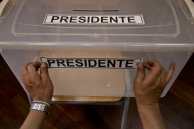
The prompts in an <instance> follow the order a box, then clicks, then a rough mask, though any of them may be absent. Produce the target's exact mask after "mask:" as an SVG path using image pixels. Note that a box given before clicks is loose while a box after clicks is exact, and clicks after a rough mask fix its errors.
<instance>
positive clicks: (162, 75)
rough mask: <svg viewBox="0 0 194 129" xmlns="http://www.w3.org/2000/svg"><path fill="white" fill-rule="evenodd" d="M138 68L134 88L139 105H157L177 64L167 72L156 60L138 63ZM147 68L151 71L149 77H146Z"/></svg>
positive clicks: (172, 65) (171, 66)
mask: <svg viewBox="0 0 194 129" xmlns="http://www.w3.org/2000/svg"><path fill="white" fill-rule="evenodd" d="M137 67H138V70H137V75H136V78H135V80H134V87H133V88H134V93H135V99H136V101H137V105H145V106H154V105H157V104H158V100H159V98H160V96H161V94H162V92H163V90H164V88H165V87H166V85H167V84H168V82H169V81H170V79H171V77H172V75H173V72H174V69H175V64H174V63H172V64H171V65H170V67H169V69H168V71H167V72H166V70H165V68H163V67H162V66H161V65H160V63H159V62H158V61H156V60H149V61H147V62H144V63H142V64H141V63H138V64H137ZM145 68H147V69H148V70H150V72H149V73H148V75H145Z"/></svg>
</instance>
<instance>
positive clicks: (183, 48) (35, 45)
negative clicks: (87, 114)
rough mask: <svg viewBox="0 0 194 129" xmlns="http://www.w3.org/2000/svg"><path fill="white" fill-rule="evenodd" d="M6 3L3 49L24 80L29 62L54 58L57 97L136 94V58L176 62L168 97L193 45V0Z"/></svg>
mask: <svg viewBox="0 0 194 129" xmlns="http://www.w3.org/2000/svg"><path fill="white" fill-rule="evenodd" d="M3 2H4V3H3V4H2V2H1V3H0V7H2V8H1V10H0V11H1V12H0V14H1V15H0V21H1V23H0V50H1V55H2V56H3V57H4V59H5V61H6V62H7V64H8V65H9V67H10V68H11V70H12V71H13V73H14V75H15V76H16V77H17V79H18V81H19V82H20V83H21V79H20V75H19V74H20V70H21V67H22V66H23V65H25V64H26V63H29V62H34V61H42V62H47V63H48V65H49V74H50V76H51V79H52V81H53V84H54V86H55V90H54V94H55V95H70V96H72V95H74V96H124V97H132V96H134V93H133V80H134V78H135V76H136V72H137V67H136V63H137V62H144V61H147V60H150V59H155V60H158V61H159V62H160V63H161V65H162V66H164V68H166V69H168V68H169V65H170V64H171V63H172V62H175V64H176V69H175V72H174V74H173V77H172V79H171V81H170V82H169V84H168V85H167V87H166V88H165V90H164V92H163V94H162V96H165V94H166V93H167V92H168V90H169V88H170V87H171V85H172V84H173V82H174V81H175V79H176V78H177V76H178V75H179V73H180V72H181V70H182V68H183V67H184V65H185V64H186V62H187V60H188V59H189V57H190V56H191V54H192V53H193V51H194V14H193V5H194V4H193V2H192V1H189V0H98V1H96V0H79V1H78V0H64V1H61V0H55V1H53V0H36V1H34V0H3ZM146 73H148V71H147V70H146ZM21 85H22V86H23V87H24V85H23V84H22V83H21Z"/></svg>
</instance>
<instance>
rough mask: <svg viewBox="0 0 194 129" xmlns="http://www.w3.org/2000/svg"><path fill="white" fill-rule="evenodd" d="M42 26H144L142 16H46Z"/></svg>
mask: <svg viewBox="0 0 194 129" xmlns="http://www.w3.org/2000/svg"><path fill="white" fill-rule="evenodd" d="M43 24H92V25H96V24H97V25H99V24H125V25H126V24H130V25H144V24H145V22H144V19H143V16H142V15H102V16H99V15H80V16H78V15H59V14H47V15H46V16H45V19H44V22H43Z"/></svg>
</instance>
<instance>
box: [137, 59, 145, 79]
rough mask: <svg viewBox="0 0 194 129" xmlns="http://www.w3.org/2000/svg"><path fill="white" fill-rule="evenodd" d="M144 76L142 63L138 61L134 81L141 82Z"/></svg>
mask: <svg viewBox="0 0 194 129" xmlns="http://www.w3.org/2000/svg"><path fill="white" fill-rule="evenodd" d="M144 76H145V69H144V66H143V65H142V63H140V62H138V63H137V74H136V77H135V82H136V83H139V82H142V80H143V78H144Z"/></svg>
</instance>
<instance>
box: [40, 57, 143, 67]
mask: <svg viewBox="0 0 194 129" xmlns="http://www.w3.org/2000/svg"><path fill="white" fill-rule="evenodd" d="M40 60H41V62H46V63H47V64H48V67H49V68H107V69H136V68H137V66H136V64H137V62H142V61H143V59H142V58H136V59H123V58H117V59H115V58H114V59H113V58H110V59H105V58H99V59H96V58H46V57H40Z"/></svg>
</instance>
